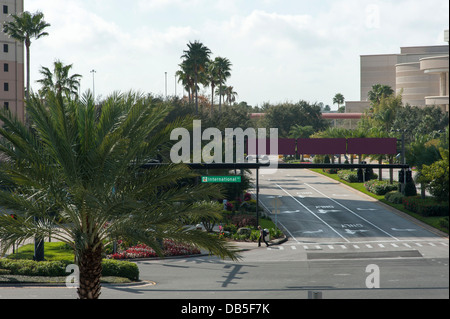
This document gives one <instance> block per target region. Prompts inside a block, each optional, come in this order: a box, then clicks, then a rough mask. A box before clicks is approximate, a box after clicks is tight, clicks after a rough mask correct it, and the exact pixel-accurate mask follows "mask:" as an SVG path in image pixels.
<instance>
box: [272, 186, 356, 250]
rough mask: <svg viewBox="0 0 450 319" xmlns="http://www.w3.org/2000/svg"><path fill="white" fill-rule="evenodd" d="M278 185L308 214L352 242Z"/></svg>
mask: <svg viewBox="0 0 450 319" xmlns="http://www.w3.org/2000/svg"><path fill="white" fill-rule="evenodd" d="M275 185H277V186H278V187H279V188H280V189H281V190H282V191H283V192H285V193H286V194H288V195H289V196H290V197H291V198H292V199H293V200H295V201H296V202H297V203H299V204H300V205H301V206H302V207H303V208H305V209H306V210H307V211H308V212H310V213H311V214H312V215H313V216H314V217H316V218H317V219H318V220H320V221H321V222H322V223H324V224H325V225H327V226H328V227H329V228H330V229H331V230H332V231H334V232H335V233H336V234H338V235H339V237H341V238H342V239H344V240H345V241H346V242H348V243H349V242H350V241H349V240H348V239H347V238H345V237H344V236H342V235H341V234H340V233H339V232H338V231H337V230H336V229H334V228H333V227H331V226H330V225H329V224H328V223H327V222H325V221H324V220H323V219H322V218H320V217H319V216H317V215H316V214H315V213H314V212H313V211H312V210H310V209H309V208H308V207H306V206H305V205H303V203H301V202H300V201H299V200H298V199H297V198H295V197H294V196H292V195H291V194H290V193H288V192H287V191H286V190H284V189H283V187H281V186H280V185H278V184H275Z"/></svg>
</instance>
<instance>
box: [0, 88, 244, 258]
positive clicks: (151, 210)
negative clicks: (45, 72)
mask: <svg viewBox="0 0 450 319" xmlns="http://www.w3.org/2000/svg"><path fill="white" fill-rule="evenodd" d="M170 109H171V107H170V105H167V104H164V103H160V102H156V101H154V100H152V99H150V98H147V97H145V96H143V95H142V94H139V93H135V92H129V93H126V94H120V93H114V94H112V95H111V96H110V97H108V98H107V99H106V100H105V101H104V103H102V105H100V106H97V105H95V104H94V102H93V98H92V96H91V95H89V94H88V95H84V96H83V97H81V98H80V99H74V100H71V99H70V97H66V98H63V97H62V96H61V95H59V94H57V93H55V92H49V93H48V94H47V95H46V98H45V100H41V99H40V98H38V97H37V96H34V95H33V96H31V97H30V100H29V103H28V105H27V111H28V115H29V119H30V123H31V127H30V128H27V127H26V126H25V125H24V124H22V123H21V122H20V121H17V120H16V119H15V118H14V117H13V116H12V115H11V114H10V113H9V112H7V111H0V120H1V121H2V122H3V123H4V127H2V128H0V136H1V138H0V151H1V152H2V153H3V156H4V157H5V158H6V161H5V162H4V163H2V165H1V166H0V182H1V183H2V185H5V186H7V189H3V190H0V206H1V207H3V208H4V209H5V210H6V209H8V210H10V211H14V212H15V213H16V214H17V217H18V219H17V220H11V219H4V218H2V219H0V239H1V240H2V241H7V242H8V243H13V242H14V241H23V240H25V239H27V238H32V237H34V236H38V237H40V238H42V237H48V236H50V235H51V236H52V238H55V239H57V240H61V241H64V242H66V243H68V244H70V245H71V246H72V247H74V248H75V250H76V255H77V256H83V254H82V251H84V250H86V249H87V250H89V249H93V250H96V249H97V248H99V245H102V243H103V242H105V241H109V240H113V239H115V238H127V239H134V240H137V241H141V242H143V243H146V244H147V245H150V246H152V247H153V246H154V248H155V251H158V247H157V245H158V243H159V240H160V239H163V238H167V239H173V240H176V241H186V242H189V243H192V244H195V245H198V246H200V247H204V248H206V249H208V250H210V251H211V252H213V253H217V254H218V255H219V256H221V257H230V258H236V256H237V255H236V253H235V252H234V251H232V250H230V249H229V246H228V245H227V244H226V243H225V242H223V241H220V240H218V239H217V238H213V237H211V236H209V235H208V234H205V233H203V232H198V231H195V230H192V229H189V227H186V223H187V222H188V221H191V220H192V219H193V218H194V217H195V218H215V216H216V215H215V214H216V211H215V209H213V207H211V206H208V205H206V204H199V202H202V203H208V202H211V200H212V199H214V198H220V196H221V194H220V190H219V188H218V187H217V186H215V185H204V184H198V185H197V184H196V183H195V178H196V177H197V174H196V173H194V172H193V171H192V170H190V169H189V168H188V167H187V166H184V165H172V164H167V165H162V166H158V167H153V168H151V169H145V168H143V165H144V164H146V163H149V162H150V161H151V160H154V159H155V158H156V157H157V155H158V154H160V153H164V152H165V151H167V150H168V149H169V148H170V146H171V145H172V143H173V142H172V141H170V132H171V130H172V129H173V128H175V127H176V126H177V125H181V124H185V123H183V121H181V120H180V121H177V122H175V123H173V124H169V125H167V126H166V127H162V126H161V125H162V123H163V122H164V119H165V118H166V116H167V114H168V112H169V111H170ZM182 182H183V183H182Z"/></svg>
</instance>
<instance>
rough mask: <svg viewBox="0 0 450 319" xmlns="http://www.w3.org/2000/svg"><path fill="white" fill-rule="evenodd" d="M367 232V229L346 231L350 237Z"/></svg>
mask: <svg viewBox="0 0 450 319" xmlns="http://www.w3.org/2000/svg"><path fill="white" fill-rule="evenodd" d="M367 231H368V230H365V229H355V230H350V229H345V233H346V234H349V235H354V234H356V233H365V232H367Z"/></svg>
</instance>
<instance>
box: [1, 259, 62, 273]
mask: <svg viewBox="0 0 450 319" xmlns="http://www.w3.org/2000/svg"><path fill="white" fill-rule="evenodd" d="M66 266H67V264H66V263H64V262H62V261H41V262H37V261H34V260H9V259H0V268H1V269H6V270H8V271H9V272H10V274H11V275H20V276H43V277H58V276H67V273H66Z"/></svg>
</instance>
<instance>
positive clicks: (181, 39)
mask: <svg viewBox="0 0 450 319" xmlns="http://www.w3.org/2000/svg"><path fill="white" fill-rule="evenodd" d="M24 2H25V10H28V11H31V12H35V11H37V10H40V11H42V12H43V13H44V14H45V20H46V21H47V22H49V23H50V24H51V25H52V26H51V27H50V28H49V29H48V32H49V33H50V35H49V36H48V37H46V38H43V39H40V40H38V41H36V42H34V43H33V44H32V47H31V50H32V65H31V68H32V72H31V79H32V81H33V82H34V81H36V80H38V79H39V78H40V75H39V73H38V71H39V68H40V66H47V67H49V66H51V65H52V63H53V61H54V60H55V59H60V60H62V61H63V62H64V63H66V64H73V72H74V73H79V74H81V75H83V79H82V82H81V84H82V88H81V89H82V91H85V90H87V89H91V88H92V80H93V78H92V74H91V73H90V70H92V69H95V70H96V72H97V73H96V74H95V91H96V94H100V95H102V96H103V97H106V96H107V95H108V94H110V93H112V92H113V91H128V90H130V89H134V90H140V91H142V92H151V93H154V94H164V93H165V72H167V74H168V81H167V82H168V94H169V95H173V94H175V77H174V76H175V72H176V71H177V70H178V65H179V64H180V63H181V59H180V57H181V55H182V54H183V50H185V49H186V48H187V47H186V45H187V43H188V42H189V41H195V40H198V41H201V42H202V43H203V44H204V45H206V46H207V47H209V48H210V49H211V51H212V57H216V56H222V57H227V58H228V59H229V60H230V61H231V62H232V64H233V68H232V76H231V78H230V79H229V80H228V83H227V84H228V85H231V86H233V87H234V89H235V91H236V92H237V93H238V99H237V100H238V101H246V102H247V103H249V104H250V105H262V104H263V103H264V102H271V103H278V102H285V101H290V102H296V101H298V100H301V99H302V100H306V101H309V102H323V103H324V104H329V105H330V106H332V108H336V106H333V105H332V99H333V97H334V95H335V94H336V93H342V94H343V95H344V97H345V98H346V100H348V101H355V100H359V99H360V96H359V92H360V90H359V86H360V79H359V69H360V60H359V57H360V55H364V54H382V53H398V52H399V51H400V47H402V46H416V45H442V44H445V43H444V42H443V31H444V29H448V24H449V14H448V11H449V2H448V0H427V1H423V0H392V1H388V0H370V1H369V0H368V1H366V0H316V1H310V0H307V1H306V0H131V1H118V0H58V1H56V0H24ZM33 88H34V89H35V90H37V89H38V88H39V86H38V85H37V84H36V83H33ZM176 91H177V94H178V95H181V92H182V88H181V85H180V84H178V85H177V87H176ZM204 93H205V94H206V95H208V94H209V89H206V90H205V91H204Z"/></svg>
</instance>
